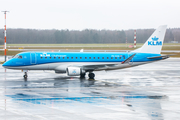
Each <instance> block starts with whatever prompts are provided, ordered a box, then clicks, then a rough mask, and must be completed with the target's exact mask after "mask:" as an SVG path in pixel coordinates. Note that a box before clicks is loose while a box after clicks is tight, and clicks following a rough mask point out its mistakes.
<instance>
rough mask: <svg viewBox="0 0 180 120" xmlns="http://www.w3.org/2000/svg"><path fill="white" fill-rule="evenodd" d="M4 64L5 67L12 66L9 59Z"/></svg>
mask: <svg viewBox="0 0 180 120" xmlns="http://www.w3.org/2000/svg"><path fill="white" fill-rule="evenodd" d="M2 66H3V67H4V68H7V67H9V66H10V62H9V61H7V62H5V63H4V64H3V65H2Z"/></svg>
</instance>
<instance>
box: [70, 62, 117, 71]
mask: <svg viewBox="0 0 180 120" xmlns="http://www.w3.org/2000/svg"><path fill="white" fill-rule="evenodd" d="M115 66H118V63H117V64H93V65H73V67H80V68H82V69H83V70H92V71H93V70H98V69H106V68H110V67H115Z"/></svg>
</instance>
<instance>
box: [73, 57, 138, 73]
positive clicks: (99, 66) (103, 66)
mask: <svg viewBox="0 0 180 120" xmlns="http://www.w3.org/2000/svg"><path fill="white" fill-rule="evenodd" d="M135 55H136V54H133V55H131V56H130V57H129V58H127V59H126V60H125V61H123V62H119V63H114V64H91V65H73V66H72V67H80V68H82V69H83V70H92V71H93V70H100V69H108V68H111V67H118V66H119V65H120V64H128V63H129V62H130V61H131V59H132V58H133V57H134V56H135Z"/></svg>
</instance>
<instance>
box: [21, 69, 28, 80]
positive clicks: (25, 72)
mask: <svg viewBox="0 0 180 120" xmlns="http://www.w3.org/2000/svg"><path fill="white" fill-rule="evenodd" d="M22 71H23V72H24V75H23V77H24V79H27V77H28V75H27V72H28V71H27V70H22Z"/></svg>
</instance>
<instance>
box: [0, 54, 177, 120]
mask: <svg viewBox="0 0 180 120" xmlns="http://www.w3.org/2000/svg"><path fill="white" fill-rule="evenodd" d="M95 74H96V78H95V80H88V78H86V79H80V78H79V77H68V76H66V75H65V74H55V73H54V72H53V71H30V72H28V79H27V80H24V78H23V77H22V76H23V73H22V72H21V71H17V70H6V72H5V69H4V68H2V66H0V120H60V119H61V120H72V119H73V120H106V119H107V120H109V119H113V120H122V119H128V120H130V119H132V120H134V119H137V120H155V119H158V120H163V119H166V120H169V119H173V120H178V119H180V59H179V58H170V59H167V60H164V61H159V62H155V63H151V64H146V65H142V66H137V67H133V68H127V69H122V70H114V71H107V72H105V71H99V72H95Z"/></svg>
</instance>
